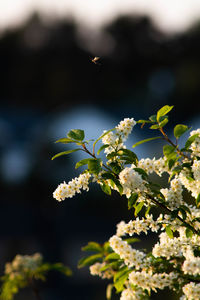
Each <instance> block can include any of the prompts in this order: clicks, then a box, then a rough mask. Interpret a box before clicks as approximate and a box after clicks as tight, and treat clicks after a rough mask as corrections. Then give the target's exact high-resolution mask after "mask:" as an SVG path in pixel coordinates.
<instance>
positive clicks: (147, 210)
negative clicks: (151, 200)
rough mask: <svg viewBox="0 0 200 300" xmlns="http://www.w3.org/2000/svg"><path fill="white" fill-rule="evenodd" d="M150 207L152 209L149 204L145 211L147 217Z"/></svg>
mask: <svg viewBox="0 0 200 300" xmlns="http://www.w3.org/2000/svg"><path fill="white" fill-rule="evenodd" d="M150 209H151V206H150V205H149V206H148V207H147V209H146V211H145V217H147V215H148V214H149V212H150Z"/></svg>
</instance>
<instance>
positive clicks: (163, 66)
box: [0, 0, 200, 300]
mask: <svg viewBox="0 0 200 300" xmlns="http://www.w3.org/2000/svg"><path fill="white" fill-rule="evenodd" d="M165 2H166V1H165ZM94 56H100V64H99V65H96V64H94V63H92V62H91V59H92V58H93V57H94ZM0 67H1V85H0V136H1V138H0V188H1V209H0V228H1V233H0V270H1V274H3V270H4V264H5V262H7V261H11V260H12V259H13V258H14V256H15V255H16V254H17V253H20V254H33V253H35V252H41V253H42V254H43V256H44V260H45V261H50V262H58V261H61V262H63V263H64V264H66V265H68V266H69V267H70V268H71V269H72V270H73V273H74V275H73V277H71V278H64V277H63V276H61V275H57V274H50V275H49V276H48V282H47V283H45V284H40V288H41V296H42V299H43V300H45V299H46V300H54V299H56V300H64V299H73V300H78V299H82V300H103V299H105V288H106V285H107V282H106V281H103V280H100V279H99V278H95V277H92V276H90V275H89V271H88V269H81V270H77V262H78V260H79V259H80V258H81V257H82V256H83V253H81V247H82V246H84V245H85V244H86V243H87V242H88V241H97V242H100V243H103V242H104V241H105V240H107V239H109V237H110V236H111V235H113V234H114V233H115V230H116V224H117V223H119V221H121V220H122V219H123V220H125V221H128V220H129V219H130V218H132V217H133V212H132V211H131V212H130V211H127V201H126V199H125V198H120V197H118V196H117V195H116V194H115V193H113V196H112V197H108V196H106V195H105V194H103V193H102V192H101V191H100V189H99V187H97V186H91V190H90V192H89V193H86V192H83V193H82V194H81V195H80V194H79V195H77V196H76V197H75V198H72V199H66V200H65V201H64V202H62V203H58V202H57V201H56V200H55V199H53V197H52V193H53V191H54V190H55V188H56V187H57V185H58V184H59V183H61V182H63V181H64V180H65V181H66V182H67V181H69V180H70V179H71V178H72V177H75V176H77V175H78V174H79V171H80V170H78V171H75V170H74V166H75V163H76V162H77V160H78V159H79V160H80V159H82V158H83V156H80V155H79V154H76V153H73V154H71V155H70V156H65V157H61V158H58V159H56V160H54V161H51V157H52V156H53V155H54V154H55V153H57V152H59V151H64V150H65V149H69V147H68V146H64V145H63V146H61V145H58V144H55V143H54V141H55V140H57V139H59V138H61V137H64V136H65V135H66V133H67V132H68V131H69V130H70V129H76V128H81V129H84V130H85V132H86V137H87V139H90V138H97V137H98V136H100V135H101V134H102V131H103V130H104V129H110V128H113V127H114V126H116V125H117V124H118V123H119V121H120V120H122V119H123V118H124V117H130V118H131V117H134V118H135V119H136V120H138V119H140V118H142V119H144V118H147V117H149V116H150V115H151V114H154V113H155V112H156V110H157V109H159V108H160V107H161V106H163V105H165V104H168V105H174V106H175V108H174V110H173V111H172V112H171V113H170V119H171V122H170V124H169V125H168V127H167V130H168V131H169V132H170V130H171V129H172V126H173V125H174V124H175V123H178V122H180V123H184V124H186V125H188V126H192V128H193V129H196V128H199V127H200V118H199V117H200V100H199V98H200V3H199V1H198V0H197V1H195V0H190V1H185V0H182V1H178V0H174V1H167V2H166V3H164V1H161V0H157V1H154V0H148V1H146V0H140V1H139V0H136V1H128V0H124V1H118V0H109V1H104V0H101V1H97V0H93V1H90V0H84V1H78V0H62V1H51V0H49V1H48V0H46V1H45V0H42V1H36V0H35V1H34V0H29V1H27V0H15V1H14V3H13V1H11V0H7V1H4V0H3V1H1V2H0ZM153 135H154V132H150V131H148V130H147V129H146V128H144V129H143V130H141V129H140V128H139V126H137V127H135V128H134V131H133V134H132V135H131V137H130V139H129V142H128V146H129V147H131V145H132V144H134V143H135V142H137V141H138V140H140V139H143V138H147V137H149V136H153ZM160 146H161V144H159V142H155V143H149V144H148V145H145V146H144V147H143V146H140V147H138V148H136V153H137V155H138V156H139V158H142V157H151V158H152V157H154V156H155V157H159V155H160V154H161V150H160V149H161V148H160ZM151 238H152V240H153V241H155V240H156V237H155V236H151ZM148 239H149V240H150V237H149V238H148ZM149 240H148V241H147V239H144V240H143V243H140V244H139V243H138V244H137V245H136V247H138V248H144V247H146V248H147V249H150V244H149ZM162 295H163V299H164V297H165V295H166V293H163V294H162ZM159 296H160V294H159ZM159 296H158V295H153V296H152V299H159ZM167 297H168V299H169V293H168V292H167ZM16 299H18V300H23V299H30V300H32V299H34V297H33V295H32V294H31V292H30V291H29V290H28V289H27V290H26V289H25V290H24V291H22V292H21V293H20V294H19V295H18V296H16ZM113 299H119V297H116V298H115V297H113ZM174 299H176V298H174Z"/></svg>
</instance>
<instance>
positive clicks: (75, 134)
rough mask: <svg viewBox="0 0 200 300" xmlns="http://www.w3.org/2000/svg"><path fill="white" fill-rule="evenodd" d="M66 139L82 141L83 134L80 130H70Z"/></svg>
mask: <svg viewBox="0 0 200 300" xmlns="http://www.w3.org/2000/svg"><path fill="white" fill-rule="evenodd" d="M67 137H68V138H70V139H74V140H76V141H82V140H83V139H84V137H85V133H84V131H83V130H81V129H72V130H70V131H69V132H68V134H67Z"/></svg>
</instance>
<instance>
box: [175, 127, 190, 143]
mask: <svg viewBox="0 0 200 300" xmlns="http://www.w3.org/2000/svg"><path fill="white" fill-rule="evenodd" d="M187 130H189V127H188V126H186V125H182V124H178V125H176V126H175V127H174V136H175V138H177V139H178V138H180V136H181V135H182V134H184V133H185V132H186V131H187Z"/></svg>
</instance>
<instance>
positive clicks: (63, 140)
mask: <svg viewBox="0 0 200 300" xmlns="http://www.w3.org/2000/svg"><path fill="white" fill-rule="evenodd" d="M55 143H62V144H69V143H76V141H74V140H72V139H68V138H62V139H59V140H57V141H56V142H55Z"/></svg>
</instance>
